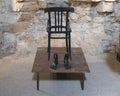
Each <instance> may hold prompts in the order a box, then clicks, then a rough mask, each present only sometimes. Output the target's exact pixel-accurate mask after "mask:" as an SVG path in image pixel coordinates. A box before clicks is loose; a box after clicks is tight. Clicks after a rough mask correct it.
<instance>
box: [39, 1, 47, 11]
mask: <svg viewBox="0 0 120 96" xmlns="http://www.w3.org/2000/svg"><path fill="white" fill-rule="evenodd" d="M37 3H38V5H39V8H40V9H43V8H46V6H47V2H46V0H38V2H37Z"/></svg>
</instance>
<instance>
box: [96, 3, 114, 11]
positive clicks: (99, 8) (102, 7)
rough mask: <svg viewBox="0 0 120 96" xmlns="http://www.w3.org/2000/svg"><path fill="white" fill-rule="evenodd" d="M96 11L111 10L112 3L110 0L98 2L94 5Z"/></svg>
mask: <svg viewBox="0 0 120 96" xmlns="http://www.w3.org/2000/svg"><path fill="white" fill-rule="evenodd" d="M96 9H97V12H102V13H104V12H113V3H112V2H100V3H99V4H98V5H97V6H96Z"/></svg>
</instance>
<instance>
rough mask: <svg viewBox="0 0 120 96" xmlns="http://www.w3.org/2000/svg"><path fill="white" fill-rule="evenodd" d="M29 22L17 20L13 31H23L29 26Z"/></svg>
mask: <svg viewBox="0 0 120 96" xmlns="http://www.w3.org/2000/svg"><path fill="white" fill-rule="evenodd" d="M29 24H30V23H29V22H17V23H16V24H14V25H13V32H23V31H25V30H26V29H27V28H28V27H29Z"/></svg>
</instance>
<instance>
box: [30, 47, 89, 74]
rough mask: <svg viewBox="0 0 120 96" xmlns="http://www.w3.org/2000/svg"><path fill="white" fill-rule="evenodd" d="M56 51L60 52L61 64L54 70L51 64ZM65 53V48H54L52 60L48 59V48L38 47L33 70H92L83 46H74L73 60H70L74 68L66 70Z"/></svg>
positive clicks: (55, 71) (81, 71) (65, 71)
mask: <svg viewBox="0 0 120 96" xmlns="http://www.w3.org/2000/svg"><path fill="white" fill-rule="evenodd" d="M54 53H58V63H59V64H58V66H57V70H53V69H51V68H50V65H51V64H52V63H53V54H54ZM64 55H65V48H52V50H51V58H50V61H48V58H47V57H48V56H47V48H38V49H37V53H36V57H35V61H34V64H33V69H32V72H54V73H84V72H90V70H89V68H88V65H87V62H86V59H85V57H84V54H83V51H82V49H81V48H72V60H71V61H70V64H71V66H72V68H71V69H69V70H65V68H64V63H63V60H64Z"/></svg>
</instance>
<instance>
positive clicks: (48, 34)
mask: <svg viewBox="0 0 120 96" xmlns="http://www.w3.org/2000/svg"><path fill="white" fill-rule="evenodd" d="M50 43H51V42H50V34H48V50H47V51H48V60H50V50H51V48H50Z"/></svg>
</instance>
